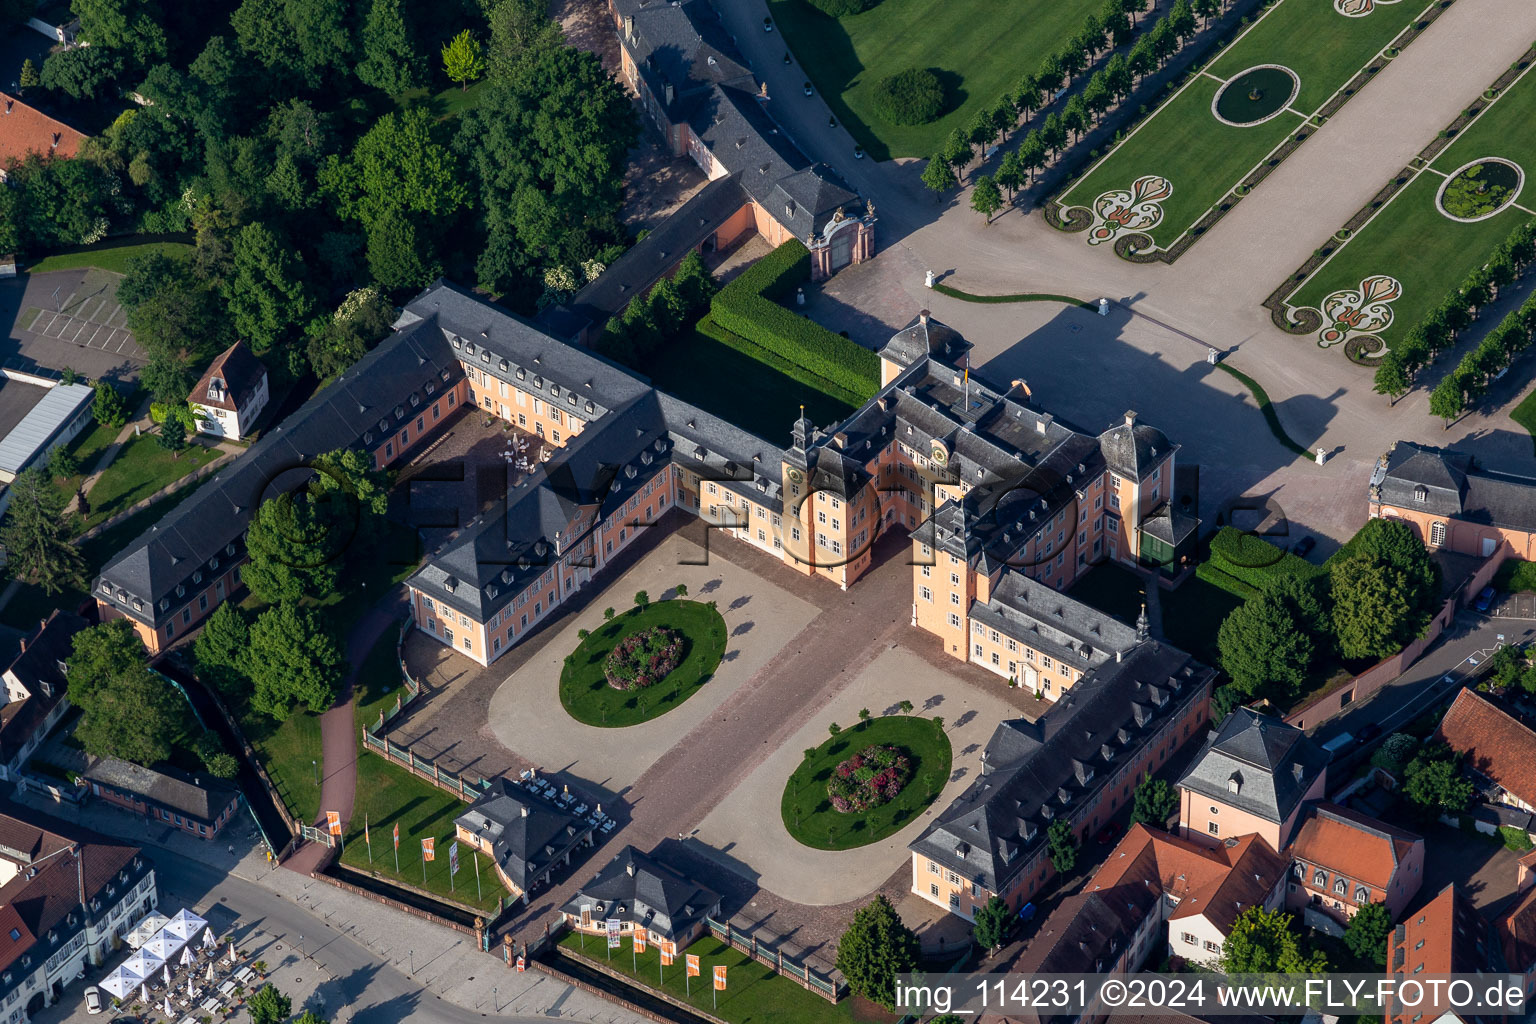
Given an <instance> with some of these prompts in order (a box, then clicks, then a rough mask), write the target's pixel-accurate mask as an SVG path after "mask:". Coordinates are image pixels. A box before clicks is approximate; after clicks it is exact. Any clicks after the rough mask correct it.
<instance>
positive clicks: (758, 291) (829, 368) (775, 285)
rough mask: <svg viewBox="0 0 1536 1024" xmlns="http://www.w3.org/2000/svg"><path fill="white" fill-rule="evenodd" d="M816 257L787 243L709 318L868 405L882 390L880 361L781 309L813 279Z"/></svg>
mask: <svg viewBox="0 0 1536 1024" xmlns="http://www.w3.org/2000/svg"><path fill="white" fill-rule="evenodd" d="M810 270H811V254H810V250H808V249H806V247H805V246H804V245H802V244H801V243H800V242H798V241H794V240H791V241H788V242H785V243H784V244H783V245H781V246H779V247H778V248H777V249H775V250H774V251H773V252H771V253H769V254H768V255H767V256H764V257H763V258H762V259H760V260H758V261H757V262H756V263H754V264H752V266H750V267H748V268H747V269H746V270H745V271H743V272H742V273H741V275H740V276H738V277H737V278H736V279H735V280H733V281H732V282H731V283H730V284H728V285H726V286H725V287H724V288H722V289H720V291H719V293H718V294H717V295H716V296H715V297H714V300H713V301H712V302H711V303H710V318H712V319H713V320H714V321H715V323H716V324H718V325H719V326H721V327H723V328H725V329H726V330H727V331H730V332H731V333H733V334H738V335H740V336H741V337H743V338H745V339H746V340H748V341H750V342H753V343H754V344H756V345H759V346H761V347H762V348H764V349H766V350H767V351H769V352H772V353H774V354H775V355H778V356H780V357H782V358H783V359H785V360H788V361H789V362H790V363H793V364H794V365H795V366H797V367H800V368H801V369H802V370H805V371H809V372H810V373H812V374H815V375H816V376H817V377H821V378H824V379H826V380H829V381H831V382H832V383H833V384H836V385H837V386H838V387H840V388H843V389H845V390H847V391H848V392H850V393H851V394H853V395H855V396H857V401H858V404H862V403H863V402H865V401H867V400H869V399H870V398H871V397H873V396H874V394H875V392H876V391H878V390H879V387H880V383H879V382H880V361H879V358H878V357H877V356H876V355H875V354H874V353H873V352H871V351H870V350H869V349H867V348H861V347H860V346H858V345H856V344H854V343H853V342H851V341H849V340H848V339H847V338H844V337H842V336H841V335H837V334H833V333H832V332H831V331H829V330H827V329H826V328H825V327H823V326H821V325H820V324H818V323H815V322H814V321H812V320H810V319H808V318H807V317H804V316H801V315H800V314H798V313H795V312H793V311H792V310H790V309H787V308H785V307H784V306H782V305H780V304H779V303H780V302H782V301H783V300H785V299H787V298H789V296H790V295H791V294H792V293H793V292H794V290H795V287H796V286H797V285H798V284H799V283H800V282H801V281H804V280H806V279H807V278H809V277H810Z"/></svg>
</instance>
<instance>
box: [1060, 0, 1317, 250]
mask: <svg viewBox="0 0 1536 1024" xmlns="http://www.w3.org/2000/svg"><path fill="white" fill-rule="evenodd" d="M1287 2H1294V0H1287ZM1254 63H1263V61H1255V62H1254ZM1220 88H1221V83H1220V82H1217V81H1214V80H1213V79H1210V78H1207V77H1205V76H1204V75H1202V76H1200V77H1198V78H1196V79H1195V80H1194V81H1193V82H1192V83H1191V84H1190V85H1189V86H1188V87H1187V88H1185V89H1184V90H1183V91H1181V92H1180V93H1179V94H1178V95H1177V96H1175V97H1173V98H1172V99H1171V100H1169V101H1168V102H1167V103H1166V104H1164V106H1163V108H1162V109H1161V110H1159V111H1158V112H1157V113H1155V114H1154V115H1153V116H1152V117H1151V118H1149V119H1148V120H1147V121H1145V122H1143V123H1142V126H1141V128H1140V130H1138V131H1137V132H1136V133H1135V134H1133V135H1131V136H1129V137H1128V138H1127V139H1126V140H1125V141H1124V142H1123V143H1121V144H1120V146H1119V147H1118V148H1117V149H1115V150H1114V151H1113V152H1112V153H1110V154H1109V156H1107V157H1105V158H1104V159H1103V160H1101V161H1100V162H1099V163H1098V164H1096V165H1095V166H1094V168H1093V170H1091V171H1089V172H1088V174H1087V175H1085V176H1084V177H1083V178H1082V180H1080V181H1079V182H1078V183H1077V184H1076V185H1075V186H1073V187H1072V188H1071V189H1070V190H1069V191H1067V192H1066V194H1065V195H1063V196H1062V198H1061V205H1062V206H1063V207H1064V208H1065V207H1071V206H1082V207H1086V208H1088V209H1092V208H1093V201H1094V200H1095V199H1097V198H1098V197H1099V196H1101V195H1103V194H1104V193H1105V192H1111V191H1116V190H1120V189H1129V188H1130V187H1131V182H1133V181H1135V180H1136V179H1137V178H1139V177H1141V176H1143V175H1147V174H1160V175H1162V176H1163V177H1165V178H1167V179H1168V180H1169V181H1170V182H1172V184H1173V194H1172V195H1171V196H1169V197H1168V198H1167V199H1165V200H1163V201H1162V207H1163V219H1162V221H1161V222H1159V223H1158V224H1157V225H1156V226H1155V227H1153V228H1151V229H1150V230H1146V231H1143V232H1142V233H1143V234H1146V235H1150V236H1151V237H1152V239H1153V241H1155V242H1156V243H1157V244H1158V246H1159V247H1162V248H1167V247H1168V246H1170V245H1172V244H1173V242H1174V241H1175V240H1176V239H1177V238H1178V237H1179V236H1180V235H1182V234H1183V233H1184V232H1185V231H1186V230H1188V229H1189V228H1190V226H1192V225H1193V224H1194V223H1195V221H1197V220H1199V219H1200V217H1201V216H1202V215H1204V213H1205V211H1206V210H1209V209H1210V208H1211V207H1212V206H1213V205H1215V204H1216V203H1217V202H1218V201H1220V200H1221V198H1222V197H1223V196H1225V195H1226V194H1227V193H1229V192H1230V191H1231V190H1232V189H1233V187H1234V186H1236V185H1237V184H1238V182H1239V181H1241V180H1242V178H1243V176H1244V175H1246V174H1247V173H1248V172H1249V171H1250V170H1252V169H1253V168H1254V166H1255V165H1257V164H1258V163H1259V162H1260V161H1261V160H1263V159H1264V157H1265V156H1266V155H1268V154H1269V152H1270V151H1271V150H1273V149H1274V148H1275V147H1276V146H1278V145H1280V143H1281V142H1283V141H1284V140H1285V138H1286V137H1287V136H1288V135H1290V133H1291V132H1293V131H1295V130H1296V129H1297V128H1298V127H1300V126H1301V123H1302V121H1301V118H1299V117H1297V116H1296V115H1294V114H1284V113H1282V114H1280V115H1279V116H1277V117H1275V118H1274V119H1272V120H1270V121H1266V122H1264V123H1263V124H1258V125H1253V126H1252V127H1248V128H1237V127H1234V126H1232V125H1227V124H1222V123H1221V122H1220V121H1217V120H1216V119H1215V117H1213V116H1212V115H1211V101H1212V100H1213V99H1214V98H1215V96H1216V92H1217V90H1218V89H1220ZM1107 247H1108V246H1107V245H1106V248H1107Z"/></svg>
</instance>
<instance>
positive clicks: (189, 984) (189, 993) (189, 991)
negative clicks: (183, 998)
mask: <svg viewBox="0 0 1536 1024" xmlns="http://www.w3.org/2000/svg"><path fill="white" fill-rule="evenodd" d="M196 991H197V989H195V988H193V987H192V975H190V974H189V975H187V998H188V999H191V998H192V994H193V993H194V992H196Z"/></svg>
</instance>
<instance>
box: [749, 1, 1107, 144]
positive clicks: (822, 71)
mask: <svg viewBox="0 0 1536 1024" xmlns="http://www.w3.org/2000/svg"><path fill="white" fill-rule="evenodd" d="M1097 7H1098V5H1097V4H1095V3H1089V2H1086V0H1009V2H1008V3H998V2H997V0H883V2H881V3H880V4H879V5H877V6H876V7H874V8H873V9H871V10H868V11H865V12H864V13H863V14H856V15H852V16H851V17H847V18H838V19H833V18H829V17H827V16H826V15H824V14H822V13H821V12H820V11H818V10H816V9H815V8H814V7H812V6H811V5H809V4H807V3H806V2H805V0H769V4H768V8H769V11H770V12H771V13H772V15H773V19H774V23H775V25H776V28H777V30H778V32H779V33H780V34H781V35H782V36H783V37H784V43H785V45H786V46H788V48H789V49H790V50H792V51H793V52H794V56H795V59H796V61H797V62H798V64H799V66H801V67H803V68H804V69H805V74H806V75H807V76H808V77H809V78H810V79H811V81H812V83H813V84H814V85H815V86H816V90H817V91H818V92H819V93H820V94H821V96H822V98H823V99H825V100H826V102H827V105H828V106H830V107H831V108H832V112H833V113H834V114H835V115H836V116H837V119H838V120H839V121H840V122H841V123H842V124H843V125H844V126H845V127H846V128H847V129H848V131H849V132H850V133H851V134H852V135H853V137H854V139H855V140H857V141H858V143H859V145H861V146H863V147H864V149H865V150H867V151H868V153H869V155H870V156H871V157H873V158H874V159H876V160H888V159H890V158H891V157H903V156H915V157H927V156H932V155H933V154H934V152H935V151H936V150H937V149H938V148H939V145H940V143H942V142H943V141H944V137H945V136H947V135H948V134H949V132H950V130H951V129H953V128H956V127H964V126H966V125H967V124H968V123H969V121H970V119H971V118H972V117H974V116H975V115H976V112H977V111H978V110H982V109H986V108H989V107H991V106H992V105H993V104H994V103H996V102H997V100H998V98H999V97H1000V96H1002V95H1003V94H1004V93H1005V92H1007V91H1009V90H1011V89H1013V87H1014V86H1015V85H1017V84H1018V81H1019V79H1020V78H1021V77H1022V76H1023V75H1025V74H1026V73H1028V74H1033V73H1034V70H1035V68H1036V67H1038V66H1039V64H1040V59H1041V58H1042V57H1044V56H1045V55H1046V54H1047V53H1052V52H1055V51H1056V50H1059V49H1060V48H1061V46H1062V44H1064V43H1065V42H1066V41H1067V40H1068V39H1070V38H1071V37H1072V36H1073V35H1075V34H1077V32H1078V31H1079V30H1081V29H1082V27H1083V19H1084V18H1085V17H1086V16H1087V15H1088V14H1089V13H1090V12H1093V11H1095V10H1096V9H1097ZM909 67H920V68H931V69H932V70H934V71H935V72H936V73H937V74H938V75H939V79H940V81H941V82H943V83H944V85H945V92H946V94H947V95H946V98H947V100H948V103H947V105H946V108H945V109H946V113H945V114H944V115H943V116H942V117H939V118H938V119H937V120H934V121H930V122H929V123H928V124H923V125H912V126H898V125H892V124H889V123H887V122H886V121H884V120H882V119H881V118H880V116H879V115H878V114H876V113H875V109H874V91H875V86H876V85H877V84H878V83H879V81H880V79H882V78H883V77H885V76H886V75H889V74H892V73H893V72H896V71H900V70H902V69H904V68H909ZM797 99H798V97H796V98H792V99H790V100H789V101H790V102H796V101H797Z"/></svg>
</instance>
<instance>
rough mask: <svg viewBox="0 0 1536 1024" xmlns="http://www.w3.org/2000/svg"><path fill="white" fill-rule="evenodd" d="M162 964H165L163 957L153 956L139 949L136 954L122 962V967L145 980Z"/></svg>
mask: <svg viewBox="0 0 1536 1024" xmlns="http://www.w3.org/2000/svg"><path fill="white" fill-rule="evenodd" d="M163 963H165V958H164V957H161V956H155V955H154V954H153V953H151V952H149V951H148V950H143V949H141V950H139V951H138V952H137V953H135V954H133V956H130V957H129V958H128V959H127V960H126V961H124V962H123V967H124V969H126V970H129V971H132V972H133V973H134V974H136V975H138V976H139V977H140V978H147V977H149V976H150V975H151V974H154V973H155V968H157V967H159V966H160V965H161V964H163Z"/></svg>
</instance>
